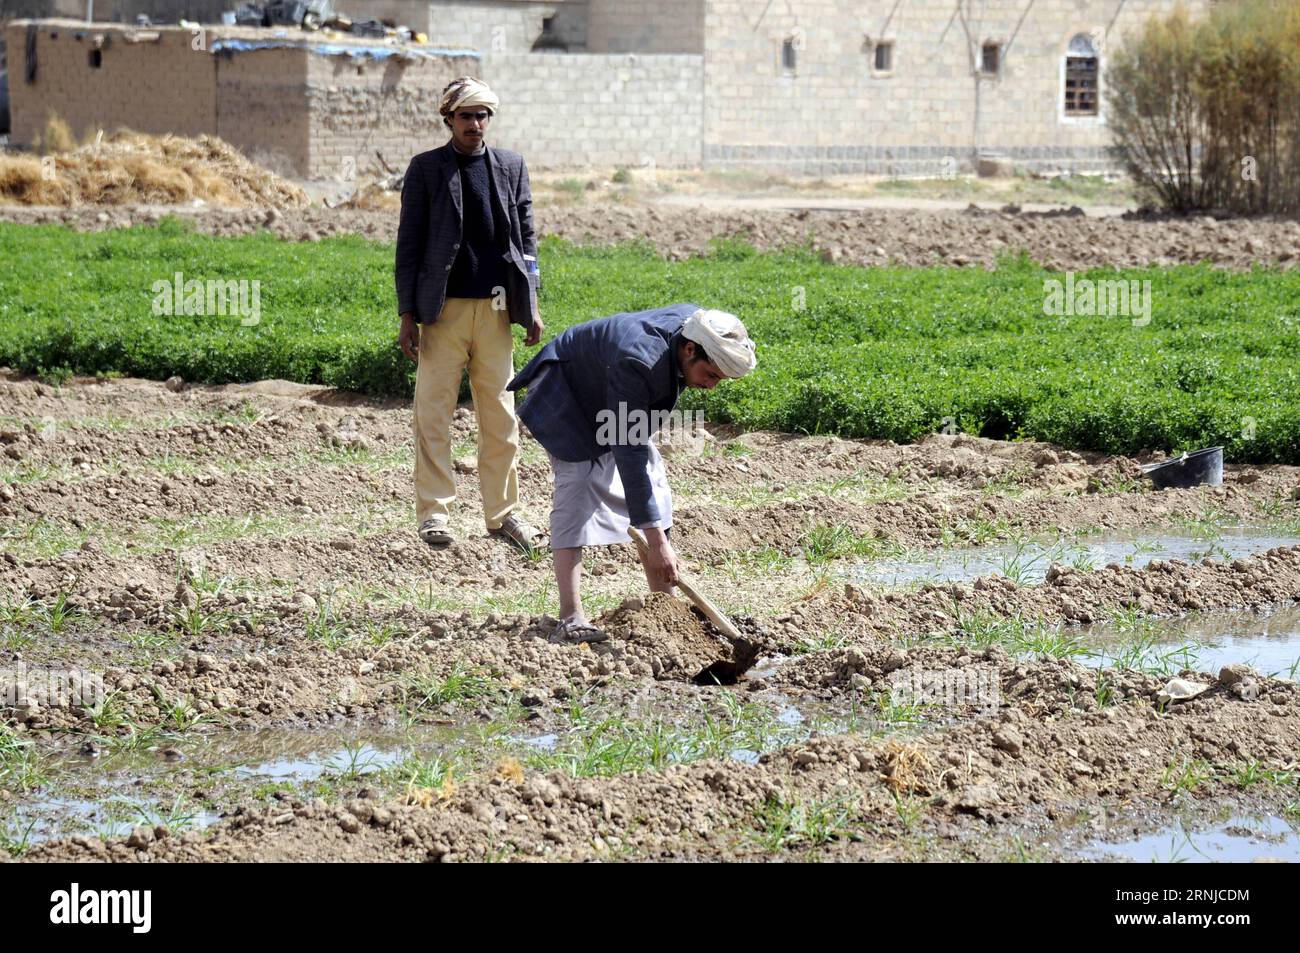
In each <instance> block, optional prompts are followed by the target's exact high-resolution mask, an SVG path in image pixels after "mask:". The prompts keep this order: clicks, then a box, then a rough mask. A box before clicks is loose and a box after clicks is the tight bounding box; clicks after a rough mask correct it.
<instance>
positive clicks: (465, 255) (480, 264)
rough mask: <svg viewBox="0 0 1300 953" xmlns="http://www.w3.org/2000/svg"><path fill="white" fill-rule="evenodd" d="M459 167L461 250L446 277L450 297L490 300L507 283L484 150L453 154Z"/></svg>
mask: <svg viewBox="0 0 1300 953" xmlns="http://www.w3.org/2000/svg"><path fill="white" fill-rule="evenodd" d="M456 162H457V164H458V165H459V166H460V194H461V202H462V205H463V207H464V210H465V215H464V225H463V227H462V229H461V238H460V251H459V252H458V253H457V255H456V261H455V262H454V263H453V264H452V266H451V274H450V275H449V276H448V278H447V297H449V298H490V297H492V295H493V290H494V289H496V288H504V287H505V284H506V263H505V259H504V258H502V257H501V246H500V243H499V242H498V241H497V226H496V218H495V216H494V215H493V214H492V172H491V169H490V168H489V166H488V161H487V150H486V149H484V150H483V151H481V152H479V153H478V154H477V155H472V156H467V155H464V154H463V153H460V152H457V153H456Z"/></svg>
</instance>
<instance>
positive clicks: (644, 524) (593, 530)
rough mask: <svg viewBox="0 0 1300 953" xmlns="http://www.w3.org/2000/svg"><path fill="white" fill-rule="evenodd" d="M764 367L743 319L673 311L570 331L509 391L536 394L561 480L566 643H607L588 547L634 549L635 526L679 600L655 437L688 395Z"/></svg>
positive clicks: (554, 517) (533, 414) (669, 504)
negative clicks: (585, 581)
mask: <svg viewBox="0 0 1300 953" xmlns="http://www.w3.org/2000/svg"><path fill="white" fill-rule="evenodd" d="M754 365H755V357H754V342H753V341H751V340H750V339H749V334H748V333H747V332H746V331H745V326H744V325H743V324H741V323H740V321H739V320H738V319H737V318H736V316H735V315H732V314H727V313H726V312H725V311H705V310H703V309H701V308H699V307H697V306H696V305H693V304H675V305H670V306H669V307H666V308H659V309H657V310H653V311H639V312H636V313H634V314H616V315H614V316H613V317H609V318H601V319H599V320H596V321H588V322H587V323H586V324H579V325H576V326H575V327H571V328H569V329H568V330H566V331H565V332H563V333H562V334H561V335H560V336H559V337H557V338H556V339H555V340H553V341H551V343H549V344H548V345H546V347H544V348H542V349H541V350H540V351H539V352H538V353H537V356H536V357H534V358H533V359H532V360H531V361H530V362H529V363H528V366H527V367H525V368H524V369H523V370H521V371H520V372H519V373H518V374H517V375H516V376H515V379H514V380H512V381H511V382H510V389H511V390H517V389H519V388H521V387H527V388H528V397H527V399H526V400H525V401H524V406H523V408H522V409H521V410H520V412H519V417H520V419H521V420H523V422H524V423H526V424H527V425H528V429H529V430H531V431H532V433H533V436H534V437H536V438H537V441H538V442H539V443H540V444H541V445H542V446H543V447H545V448H546V450H547V452H548V453H550V455H551V468H552V469H553V470H554V472H555V498H554V504H553V507H552V509H551V549H552V550H553V551H554V554H555V582H556V585H557V587H558V589H559V593H560V624H559V625H558V626H557V627H556V630H555V635H554V636H553V638H554V639H555V640H556V641H566V642H599V641H601V640H603V639H605V638H607V636H606V634H605V633H604V632H602V631H601V630H600V629H598V628H596V627H595V626H593V625H590V624H589V623H588V622H587V619H586V616H585V615H584V613H583V611H582V597H581V594H580V593H579V586H580V583H581V581H582V547H584V546H609V545H611V544H614V543H626V542H629V539H630V538H629V536H628V532H627V530H628V526H629V525H634V526H637V527H639V528H640V529H641V530H642V531H644V533H645V536H646V541H647V543H648V544H649V546H648V549H647V552H646V554H645V555H643V556H642V558H641V565H642V567H643V568H644V569H645V575H646V582H647V583H649V585H650V589H651V590H652V591H654V592H670V591H672V587H673V583H674V582H676V580H677V555H676V553H674V552H673V547H672V544H671V543H670V542H669V541H668V531H669V528H670V527H671V526H672V522H673V501H672V493H671V492H670V490H669V488H668V477H667V474H665V473H664V462H663V458H662V457H661V456H660V455H659V450H658V448H657V447H656V446H655V445H654V444H653V443H651V442H650V437H651V436H652V435H653V433H654V431H656V430H657V429H658V428H659V426H660V425H661V424H662V423H663V421H664V416H665V413H666V412H667V411H670V410H672V408H673V406H674V405H675V404H676V403H677V398H678V397H679V396H680V395H681V392H682V389H683V388H686V387H702V388H704V389H706V390H712V389H713V388H714V387H716V386H717V384H718V382H719V381H721V380H722V379H723V378H725V377H744V376H745V375H746V374H748V373H749V372H750V371H752V370H753V369H754Z"/></svg>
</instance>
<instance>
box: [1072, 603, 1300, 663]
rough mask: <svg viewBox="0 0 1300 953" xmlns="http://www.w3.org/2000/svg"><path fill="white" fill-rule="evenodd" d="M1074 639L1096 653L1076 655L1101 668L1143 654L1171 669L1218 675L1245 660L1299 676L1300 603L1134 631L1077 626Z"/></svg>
mask: <svg viewBox="0 0 1300 953" xmlns="http://www.w3.org/2000/svg"><path fill="white" fill-rule="evenodd" d="M1078 640H1079V642H1080V643H1082V644H1083V645H1085V646H1087V647H1088V648H1089V649H1091V650H1092V651H1093V652H1094V653H1095V654H1093V655H1091V656H1087V657H1083V658H1080V659H1079V660H1080V661H1081V662H1083V663H1084V664H1086V665H1091V666H1094V667H1097V668H1105V667H1109V666H1113V665H1115V664H1116V661H1117V660H1120V661H1123V660H1124V659H1125V656H1126V655H1128V657H1129V659H1130V662H1131V661H1133V660H1135V659H1134V655H1133V653H1135V652H1138V653H1141V656H1142V659H1143V660H1144V661H1148V662H1149V661H1151V660H1156V661H1167V662H1168V667H1169V668H1170V669H1171V671H1177V670H1178V669H1181V668H1191V669H1195V670H1197V671H1202V672H1211V673H1217V672H1218V671H1219V669H1221V668H1222V667H1223V666H1225V665H1230V664H1233V663H1236V662H1244V663H1245V664H1247V665H1250V666H1252V667H1254V668H1255V669H1257V670H1258V671H1260V672H1262V673H1263V674H1265V675H1273V676H1278V677H1281V678H1291V679H1294V678H1295V677H1296V676H1297V674H1300V665H1298V664H1297V659H1300V605H1293V606H1287V607H1286V608H1282V609H1274V610H1268V611H1262V612H1257V611H1250V610H1238V611H1235V612H1206V613H1197V614H1196V615H1192V616H1184V617H1181V618H1177V619H1149V620H1143V621H1142V622H1141V623H1140V628H1139V629H1138V631H1136V632H1135V631H1133V630H1131V629H1130V630H1122V629H1121V628H1119V627H1117V626H1115V625H1108V624H1100V625H1093V626H1087V627H1085V628H1082V629H1080V630H1079V635H1078Z"/></svg>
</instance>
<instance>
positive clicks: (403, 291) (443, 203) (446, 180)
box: [394, 140, 539, 328]
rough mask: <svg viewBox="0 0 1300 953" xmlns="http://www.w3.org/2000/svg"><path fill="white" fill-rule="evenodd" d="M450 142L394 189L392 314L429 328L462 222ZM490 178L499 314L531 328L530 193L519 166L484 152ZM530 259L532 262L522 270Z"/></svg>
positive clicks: (511, 156)
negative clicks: (397, 194)
mask: <svg viewBox="0 0 1300 953" xmlns="http://www.w3.org/2000/svg"><path fill="white" fill-rule="evenodd" d="M452 148H453V147H452V144H451V140H448V141H447V144H446V145H444V146H440V147H438V148H437V149H430V150H429V151H428V152H421V153H420V154H419V155H417V156H416V157H415V158H414V159H412V160H411V164H410V166H409V167H407V170H406V179H405V181H404V182H403V183H402V217H401V221H400V223H399V224H398V226H397V262H396V267H395V268H394V277H395V279H396V284H397V313H398V314H399V315H400V314H404V313H406V312H407V311H413V312H415V313H416V315H417V316H418V319H419V321H420V323H421V324H432V323H433V322H434V321H436V320H437V318H438V314H439V312H441V311H442V305H443V302H444V301H445V300H446V297H447V278H448V277H449V276H450V274H451V266H452V263H453V262H454V261H455V260H456V254H457V253H458V252H459V251H460V242H461V234H462V222H463V214H464V213H463V211H462V209H463V205H462V200H461V189H460V174H459V167H458V166H457V164H456V156H455V154H454V153H453V152H452ZM487 152H488V156H487V161H488V170H489V172H490V174H491V177H492V210H493V213H494V214H495V215H496V219H497V223H498V225H499V226H506V227H498V229H497V233H498V234H499V235H501V236H502V248H501V255H502V257H503V258H505V261H506V287H505V294H506V308H507V310H508V311H509V312H510V321H511V322H512V323H514V324H518V325H520V326H521V327H525V328H527V327H531V326H532V323H533V312H534V311H535V310H536V308H537V289H538V280H539V279H538V275H537V273H536V272H535V271H533V270H531V269H530V268H529V267H528V266H529V264H533V265H535V264H536V258H537V238H536V236H535V235H534V234H533V193H532V189H531V188H530V187H529V184H528V167H527V166H526V165H525V164H524V158H523V156H521V155H520V154H519V153H517V152H511V151H510V150H508V149H494V148H492V147H491V146H488V148H487ZM525 255H530V256H532V258H533V259H534V260H533V262H531V263H529V262H525V260H524V256H525Z"/></svg>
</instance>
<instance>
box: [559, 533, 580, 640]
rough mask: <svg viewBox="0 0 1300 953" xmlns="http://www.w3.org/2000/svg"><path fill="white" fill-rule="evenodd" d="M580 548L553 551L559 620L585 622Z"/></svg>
mask: <svg viewBox="0 0 1300 953" xmlns="http://www.w3.org/2000/svg"><path fill="white" fill-rule="evenodd" d="M581 584H582V547H581V546H578V547H575V548H573V549H557V550H555V586H556V588H557V589H559V591H560V618H561V619H574V620H576V621H578V622H586V621H587V617H586V615H584V614H583V611H582V595H581V594H580V593H579V592H578V587H579V586H580V585H581Z"/></svg>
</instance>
